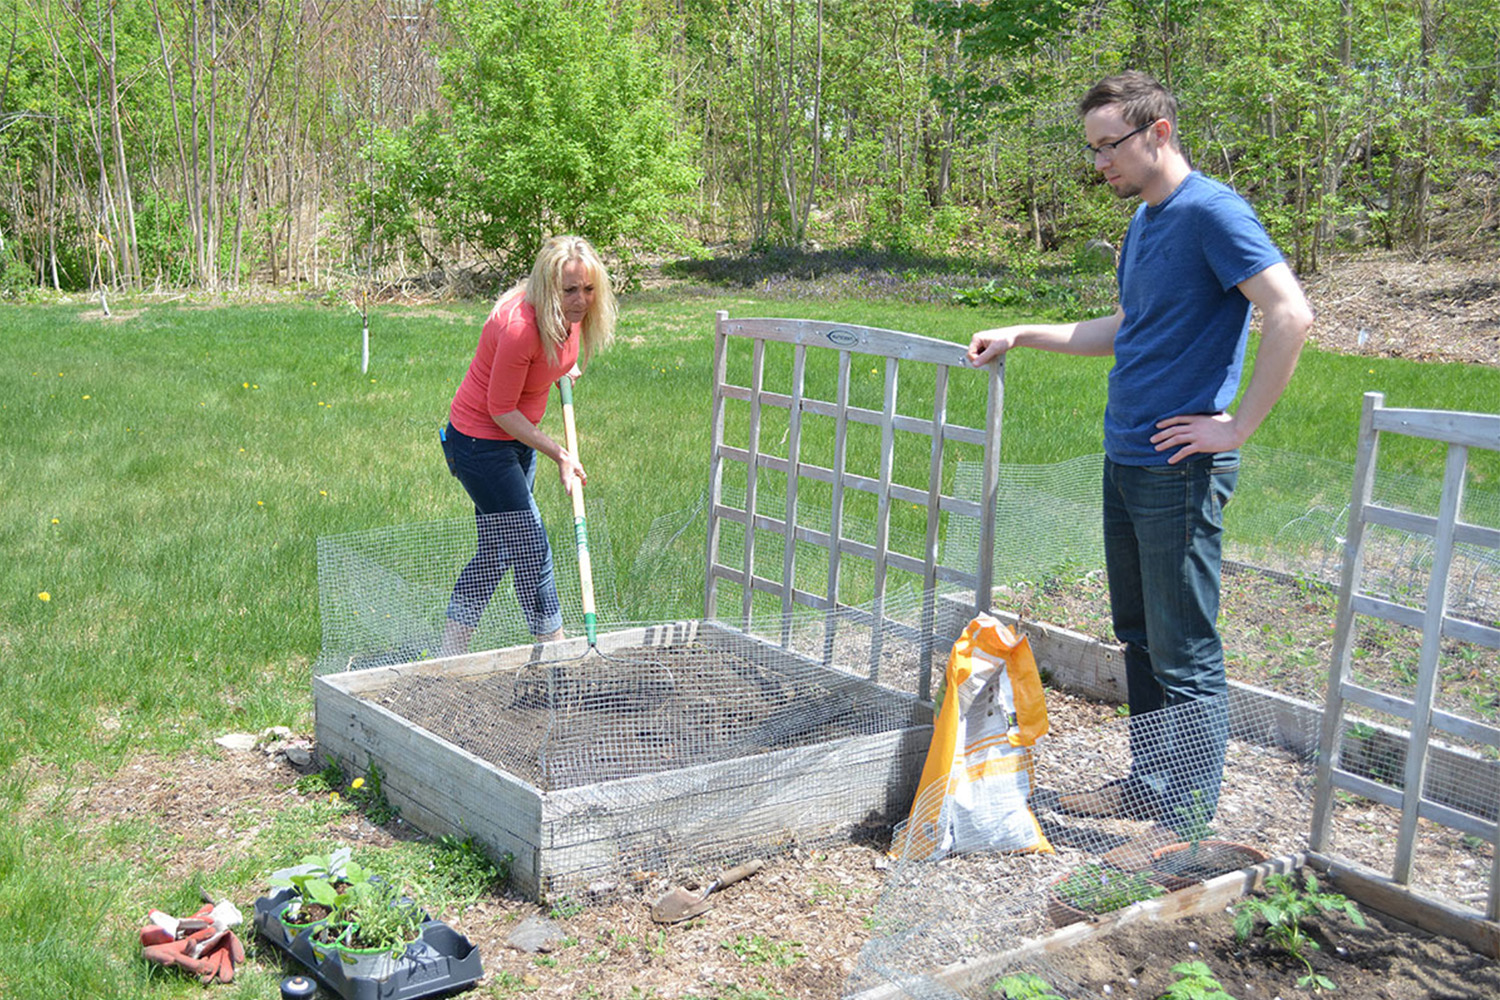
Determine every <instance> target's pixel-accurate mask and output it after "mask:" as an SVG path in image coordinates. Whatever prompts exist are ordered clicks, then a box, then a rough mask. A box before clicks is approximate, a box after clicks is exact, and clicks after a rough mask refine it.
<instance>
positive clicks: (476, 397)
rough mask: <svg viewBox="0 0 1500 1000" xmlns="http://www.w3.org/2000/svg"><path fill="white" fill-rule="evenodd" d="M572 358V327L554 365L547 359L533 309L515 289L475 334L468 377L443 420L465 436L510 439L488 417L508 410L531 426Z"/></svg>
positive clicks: (575, 345)
mask: <svg viewBox="0 0 1500 1000" xmlns="http://www.w3.org/2000/svg"><path fill="white" fill-rule="evenodd" d="M577 360H578V327H577V326H576V325H575V326H574V327H573V328H572V329H570V330H569V331H568V337H567V339H566V340H564V341H563V343H562V345H561V346H560V347H559V348H558V351H557V363H556V364H553V363H552V362H550V361H548V360H547V352H546V351H545V350H544V349H543V347H542V336H541V333H540V332H539V331H538V329H537V325H536V310H535V309H533V308H532V306H531V303H529V302H527V301H526V298H525V295H524V294H523V291H522V290H521V289H516V290H515V291H513V292H511V293H510V294H507V295H506V296H505V297H504V298H502V299H501V300H500V301H499V303H497V304H496V306H495V308H494V310H493V311H492V312H491V313H490V315H489V318H488V319H487V320H485V322H484V329H483V330H482V331H480V334H479V347H478V348H477V349H476V350H475V351H474V360H473V361H471V362H469V371H468V374H466V375H465V376H464V380H463V381H462V382H460V383H459V386H458V392H456V393H455V394H454V396H453V405H452V407H450V409H449V411H448V419H449V420H450V421H451V422H452V423H453V426H454V427H456V428H458V430H460V431H462V432H463V433H465V434H467V435H469V436H470V437H476V438H486V439H488V440H491V441H497V440H500V441H513V440H515V438H514V437H513V436H512V435H510V434H507V433H505V431H503V430H501V429H500V427H499V425H498V424H496V423H495V420H494V418H495V417H497V416H500V415H502V414H505V413H509V412H511V411H512V410H518V411H520V413H521V415H522V416H524V417H525V418H526V419H527V420H529V421H531V422H532V423H533V424H539V423H541V420H542V415H543V414H545V413H546V412H547V393H548V392H549V391H550V390H551V389H552V384H553V383H554V382H556V381H557V380H558V379H560V378H562V377H563V376H564V375H566V374H567V373H568V372H569V371H570V370H571V369H572V368H573V364H574V362H576V361H577Z"/></svg>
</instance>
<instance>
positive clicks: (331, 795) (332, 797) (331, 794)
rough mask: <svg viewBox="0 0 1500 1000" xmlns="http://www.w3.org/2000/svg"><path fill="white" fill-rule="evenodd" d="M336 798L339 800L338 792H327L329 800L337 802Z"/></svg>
mask: <svg viewBox="0 0 1500 1000" xmlns="http://www.w3.org/2000/svg"><path fill="white" fill-rule="evenodd" d="M338 800H339V793H338V792H329V793H328V801H329V802H337V801H338Z"/></svg>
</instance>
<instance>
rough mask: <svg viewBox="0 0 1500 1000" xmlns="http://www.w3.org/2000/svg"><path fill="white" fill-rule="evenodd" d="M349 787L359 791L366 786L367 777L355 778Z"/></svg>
mask: <svg viewBox="0 0 1500 1000" xmlns="http://www.w3.org/2000/svg"><path fill="white" fill-rule="evenodd" d="M349 787H350V788H353V789H354V790H356V791H358V790H359V789H361V788H363V787H365V779H364V778H355V779H354V780H353V781H351V782H349Z"/></svg>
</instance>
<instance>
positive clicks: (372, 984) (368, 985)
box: [253, 888, 484, 1000]
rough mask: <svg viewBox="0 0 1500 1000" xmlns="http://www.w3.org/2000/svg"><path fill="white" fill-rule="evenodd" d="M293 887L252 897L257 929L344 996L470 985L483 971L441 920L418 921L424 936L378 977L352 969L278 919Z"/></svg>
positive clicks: (468, 946) (377, 998)
mask: <svg viewBox="0 0 1500 1000" xmlns="http://www.w3.org/2000/svg"><path fill="white" fill-rule="evenodd" d="M296 894H297V890H296V889H292V888H286V889H282V890H280V891H278V892H276V893H273V894H272V895H270V896H262V897H260V898H259V899H257V900H256V901H255V916H254V918H253V920H254V923H255V929H256V930H257V931H258V932H259V933H260V936H261V937H263V938H265V939H266V940H267V941H269V942H271V943H272V944H274V945H275V946H276V947H277V948H280V949H281V950H282V951H284V952H286V953H287V954H288V955H290V956H292V957H293V958H295V959H296V960H297V961H298V962H300V963H301V964H302V965H303V966H304V967H306V969H307V970H308V971H309V972H311V973H312V974H313V975H314V976H315V977H317V979H318V981H319V982H321V983H322V984H323V985H324V986H326V987H328V988H329V989H330V990H333V991H334V992H335V993H337V994H338V995H339V996H341V997H343V998H344V1000H416V998H417V997H426V996H433V995H435V994H440V993H451V992H453V991H456V990H460V989H463V988H465V987H468V986H472V985H473V984H474V983H476V982H478V981H479V977H480V976H482V975H484V969H483V967H482V966H481V965H480V961H479V949H478V948H476V947H474V945H473V944H472V943H471V942H470V941H469V939H468V938H466V937H464V936H463V935H462V934H460V933H458V931H456V930H454V929H453V928H452V927H449V926H448V925H447V924H445V923H443V922H442V921H441V920H428V921H425V922H424V923H423V924H422V936H421V937H420V938H419V939H418V940H417V941H415V942H413V943H412V944H411V945H408V946H407V949H406V952H405V953H404V954H402V955H401V957H399V958H397V959H396V960H395V963H394V966H393V968H392V969H391V971H390V973H389V974H388V975H385V976H382V977H381V978H379V979H376V978H372V977H370V976H360V975H352V974H350V972H349V971H348V967H347V966H346V965H345V963H344V961H343V959H342V958H341V957H340V955H339V954H338V953H337V952H335V951H333V950H332V949H330V948H327V947H325V946H323V945H319V944H317V943H315V942H314V941H313V940H312V928H308V929H307V930H303V931H300V932H298V933H296V934H293V933H291V932H290V931H289V929H288V928H287V926H286V925H285V924H283V923H282V922H281V919H280V916H281V911H282V910H285V909H286V908H287V904H289V903H290V902H291V901H292V899H293V898H294V897H295V896H296Z"/></svg>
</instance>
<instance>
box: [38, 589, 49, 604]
mask: <svg viewBox="0 0 1500 1000" xmlns="http://www.w3.org/2000/svg"><path fill="white" fill-rule="evenodd" d="M36 599H37V600H39V601H41V602H42V603H43V604H46V603H47V602H48V601H50V600H52V595H51V594H49V593H47V592H46V591H45V590H44V591H42V592H41V593H39V594H37V595H36Z"/></svg>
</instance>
